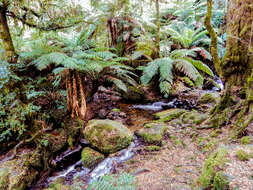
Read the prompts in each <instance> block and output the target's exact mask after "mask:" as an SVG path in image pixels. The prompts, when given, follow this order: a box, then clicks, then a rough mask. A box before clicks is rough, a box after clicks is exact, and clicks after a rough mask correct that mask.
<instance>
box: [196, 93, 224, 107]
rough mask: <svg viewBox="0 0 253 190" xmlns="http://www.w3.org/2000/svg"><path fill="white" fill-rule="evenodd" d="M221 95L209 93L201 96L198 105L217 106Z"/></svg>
mask: <svg viewBox="0 0 253 190" xmlns="http://www.w3.org/2000/svg"><path fill="white" fill-rule="evenodd" d="M219 100H220V95H219V93H218V92H208V93H205V94H203V95H201V96H200V98H199V99H198V101H197V103H198V105H201V104H212V105H215V104H217V103H218V102H219Z"/></svg>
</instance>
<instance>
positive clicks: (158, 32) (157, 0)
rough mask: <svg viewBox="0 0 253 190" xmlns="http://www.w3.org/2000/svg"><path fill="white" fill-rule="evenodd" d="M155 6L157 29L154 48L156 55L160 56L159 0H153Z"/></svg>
mask: <svg viewBox="0 0 253 190" xmlns="http://www.w3.org/2000/svg"><path fill="white" fill-rule="evenodd" d="M155 6H156V27H157V31H156V42H155V43H156V50H157V55H158V57H160V28H161V26H160V25H161V24H160V6H159V0H156V2H155Z"/></svg>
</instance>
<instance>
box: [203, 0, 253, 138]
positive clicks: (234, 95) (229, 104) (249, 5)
mask: <svg viewBox="0 0 253 190" xmlns="http://www.w3.org/2000/svg"><path fill="white" fill-rule="evenodd" d="M208 1H209V0H208ZM252 36H253V2H252V0H244V1H243V2H242V1H238V0H229V1H228V13H227V45H226V54H225V56H224V58H223V60H222V61H221V62H220V63H221V72H222V77H223V80H224V82H225V91H224V95H223V97H222V100H221V102H220V103H219V104H218V106H216V108H215V109H214V110H213V113H214V117H213V121H214V123H215V124H216V125H217V127H218V126H220V125H222V124H228V123H230V122H231V121H232V122H233V126H234V129H235V131H236V136H238V135H242V134H243V133H244V131H245V129H246V128H247V127H248V126H252V127H253V37H252ZM232 118H235V119H234V120H233V119H232Z"/></svg>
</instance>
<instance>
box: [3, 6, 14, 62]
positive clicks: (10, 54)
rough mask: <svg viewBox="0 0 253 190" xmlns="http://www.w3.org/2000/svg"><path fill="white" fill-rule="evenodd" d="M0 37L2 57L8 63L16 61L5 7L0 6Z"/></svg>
mask: <svg viewBox="0 0 253 190" xmlns="http://www.w3.org/2000/svg"><path fill="white" fill-rule="evenodd" d="M0 39H2V41H3V45H4V50H5V53H4V57H5V59H6V60H7V61H8V62H10V63H15V62H16V54H15V49H14V46H13V42H12V38H11V34H10V30H9V26H8V23H7V18H6V9H5V8H4V7H0Z"/></svg>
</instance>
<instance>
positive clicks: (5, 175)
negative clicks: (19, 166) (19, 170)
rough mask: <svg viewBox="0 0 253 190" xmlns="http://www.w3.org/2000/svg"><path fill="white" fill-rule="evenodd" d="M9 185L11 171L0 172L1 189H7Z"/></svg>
mask: <svg viewBox="0 0 253 190" xmlns="http://www.w3.org/2000/svg"><path fill="white" fill-rule="evenodd" d="M8 183H9V171H8V170H7V169H6V170H2V171H0V189H7V188H8Z"/></svg>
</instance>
